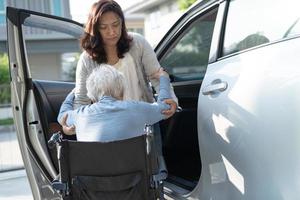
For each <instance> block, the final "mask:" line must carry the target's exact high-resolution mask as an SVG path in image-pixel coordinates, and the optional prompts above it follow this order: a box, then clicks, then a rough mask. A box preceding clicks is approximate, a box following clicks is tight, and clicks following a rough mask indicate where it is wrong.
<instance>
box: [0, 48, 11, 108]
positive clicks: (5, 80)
mask: <svg viewBox="0 0 300 200" xmlns="http://www.w3.org/2000/svg"><path fill="white" fill-rule="evenodd" d="M9 82H10V78H9V69H8V57H7V54H0V104H9V103H10V86H9Z"/></svg>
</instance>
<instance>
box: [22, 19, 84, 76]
mask: <svg viewBox="0 0 300 200" xmlns="http://www.w3.org/2000/svg"><path fill="white" fill-rule="evenodd" d="M22 32H23V38H24V44H25V50H26V51H25V52H26V56H27V57H26V58H27V64H28V67H29V72H30V73H29V75H30V77H31V78H32V79H40V80H52V81H74V80H75V69H76V64H77V60H78V58H79V55H80V52H81V50H80V47H79V41H78V38H79V37H80V35H81V34H82V32H83V30H82V28H81V27H80V26H79V25H76V24H71V23H66V22H64V21H60V20H57V19H52V18H46V17H43V16H37V15H30V16H29V17H28V18H26V19H25V21H24V24H23V25H22Z"/></svg>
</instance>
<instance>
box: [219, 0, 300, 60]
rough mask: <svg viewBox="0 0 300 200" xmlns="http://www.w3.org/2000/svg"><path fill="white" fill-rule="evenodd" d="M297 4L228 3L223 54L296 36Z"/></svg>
mask: <svg viewBox="0 0 300 200" xmlns="http://www.w3.org/2000/svg"><path fill="white" fill-rule="evenodd" d="M299 19H300V12H299V1H297V0H286V1H274V0H264V1H261V0H252V1H244V0H231V1H230V5H229V10H228V17H227V24H226V29H225V38H224V47H223V55H228V54H230V53H234V52H238V51H241V50H244V49H247V48H251V47H254V46H257V45H260V44H264V43H268V42H272V41H275V40H279V39H283V38H286V37H290V36H295V35H297V34H299V33H300V25H299V23H300V21H299Z"/></svg>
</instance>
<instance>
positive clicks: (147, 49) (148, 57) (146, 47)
mask: <svg viewBox="0 0 300 200" xmlns="http://www.w3.org/2000/svg"><path fill="white" fill-rule="evenodd" d="M138 40H140V41H139V42H140V43H141V44H142V45H141V48H142V49H141V51H142V64H143V66H144V70H145V73H146V76H147V77H148V78H149V80H150V82H151V84H152V86H153V87H154V88H155V90H156V92H159V91H160V84H159V79H157V78H154V77H153V74H155V73H157V72H158V71H159V69H161V66H160V64H159V62H158V60H157V57H156V54H155V52H154V51H153V48H152V47H151V46H150V44H149V43H148V42H147V40H146V39H144V38H143V37H141V36H140V37H138ZM169 84H170V83H169ZM169 88H170V98H169V99H168V100H167V102H168V104H169V105H170V106H171V107H170V109H169V110H167V111H164V114H166V115H167V116H168V117H171V116H172V115H173V114H174V113H175V111H176V108H177V106H178V99H177V97H176V95H175V93H174V89H173V87H172V85H171V84H170V87H169Z"/></svg>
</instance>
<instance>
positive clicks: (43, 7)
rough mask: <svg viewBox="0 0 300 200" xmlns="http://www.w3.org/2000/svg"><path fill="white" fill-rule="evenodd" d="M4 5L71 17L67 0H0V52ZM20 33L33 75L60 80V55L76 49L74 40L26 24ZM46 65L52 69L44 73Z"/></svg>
mask: <svg viewBox="0 0 300 200" xmlns="http://www.w3.org/2000/svg"><path fill="white" fill-rule="evenodd" d="M7 6H9V7H15V8H22V9H26V10H32V11H37V12H41V13H45V14H50V15H55V16H59V17H64V18H69V19H70V18H71V13H70V3H69V0H0V53H6V52H7V45H6V40H7V35H6V16H5V15H6V13H5V12H6V7H7ZM24 33H25V35H24V40H25V44H26V51H27V53H28V63H29V67H30V68H31V71H32V72H33V74H32V76H33V78H37V79H46V80H63V79H64V77H63V76H64V75H63V70H62V62H63V55H64V54H65V53H70V52H77V51H78V40H76V39H74V38H70V37H65V36H63V35H61V34H59V33H56V32H54V31H47V30H42V29H35V28H28V27H24ZM41 66H43V67H41ZM45 66H46V67H45ZM49 68H55V69H56V70H55V71H54V72H53V70H51V72H52V73H47V71H45V69H49ZM49 72H50V70H49Z"/></svg>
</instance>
